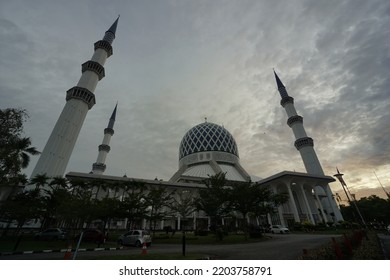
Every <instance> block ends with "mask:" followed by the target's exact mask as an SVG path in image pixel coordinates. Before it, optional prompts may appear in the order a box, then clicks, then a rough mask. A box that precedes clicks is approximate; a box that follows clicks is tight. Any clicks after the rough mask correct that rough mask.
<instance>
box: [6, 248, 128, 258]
mask: <svg viewBox="0 0 390 280" xmlns="http://www.w3.org/2000/svg"><path fill="white" fill-rule="evenodd" d="M121 249H123V247H113V248H88V249H85V248H81V249H79V250H78V252H90V251H115V250H121ZM67 250H68V249H58V250H37V251H15V252H2V253H0V256H9V255H27V254H40V253H65V252H66V251H67ZM75 251H76V249H72V251H71V252H72V253H73V252H75Z"/></svg>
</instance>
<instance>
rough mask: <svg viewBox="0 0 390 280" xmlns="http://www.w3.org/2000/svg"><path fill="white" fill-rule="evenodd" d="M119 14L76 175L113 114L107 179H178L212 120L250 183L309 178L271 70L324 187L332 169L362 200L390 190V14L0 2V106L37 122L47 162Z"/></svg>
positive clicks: (374, 7) (28, 127)
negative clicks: (299, 122) (286, 173)
mask: <svg viewBox="0 0 390 280" xmlns="http://www.w3.org/2000/svg"><path fill="white" fill-rule="evenodd" d="M118 14H120V15H121V17H120V20H119V25H118V29H117V36H116V39H115V41H114V43H113V49H114V55H113V56H111V57H110V58H109V59H108V60H107V62H106V64H105V70H106V77H105V78H104V79H103V80H101V81H100V82H99V84H98V86H97V89H96V91H95V95H96V99H97V104H96V105H95V106H94V107H93V108H92V109H91V110H90V111H89V113H88V115H87V118H86V120H85V122H84V125H83V128H82V130H81V133H80V135H79V138H78V141H77V143H76V147H75V149H74V152H73V155H72V157H71V160H70V162H69V164H68V168H67V172H68V171H78V172H89V171H90V170H91V166H92V163H93V162H95V161H96V157H97V153H98V152H97V146H98V145H99V144H100V143H101V141H102V138H103V130H104V128H105V127H106V126H107V123H108V118H109V117H110V115H111V113H112V110H113V108H114V106H115V103H116V102H117V101H118V114H117V121H116V123H115V134H114V136H113V137H112V139H111V143H110V146H111V151H110V153H109V154H108V157H107V161H106V164H107V170H106V173H105V174H109V175H118V176H122V175H124V174H125V173H126V174H127V176H128V177H136V178H148V179H154V178H155V177H157V178H159V179H164V180H167V179H169V178H170V177H171V176H172V175H173V174H174V173H175V172H176V170H177V168H178V150H179V144H180V141H181V139H182V137H183V136H184V134H185V133H186V131H187V130H189V129H190V128H191V127H193V126H195V125H197V124H199V123H200V122H203V121H204V118H205V117H207V119H208V121H210V122H214V123H217V124H220V125H224V127H225V128H226V129H228V130H229V131H230V132H231V133H232V135H233V136H234V138H235V139H236V142H237V144H238V149H239V154H240V159H241V164H242V165H243V166H244V168H245V169H246V170H247V171H248V172H249V173H251V174H254V175H257V176H259V177H263V178H264V177H267V176H270V175H272V174H274V173H277V172H280V171H283V170H295V171H301V172H304V171H305V170H304V166H303V163H302V160H301V158H300V155H299V153H298V152H297V151H296V149H295V148H294V145H293V143H294V137H293V134H292V131H291V129H290V128H289V127H288V126H287V124H286V120H287V117H286V113H285V112H284V109H283V108H282V107H281V106H280V103H279V102H280V96H279V93H278V91H277V89H276V84H275V81H274V77H273V72H272V68H275V70H276V71H277V73H278V74H279V76H280V78H281V79H282V81H283V83H284V84H285V85H286V88H287V90H288V93H289V94H290V95H291V96H293V97H294V98H295V106H296V109H297V111H298V113H299V114H300V115H301V116H303V119H304V125H305V128H306V131H307V133H308V135H309V136H311V137H312V138H313V139H314V142H315V149H316V151H317V154H318V157H319V159H320V161H321V163H322V166H323V168H324V171H325V173H326V174H328V175H333V174H334V173H335V171H336V166H337V167H338V168H339V169H340V171H341V172H343V173H345V180H346V182H347V184H348V185H349V186H350V187H351V190H353V192H355V191H358V190H359V189H365V188H377V187H378V186H379V183H378V182H377V180H376V178H375V176H374V173H373V172H374V171H375V172H376V173H377V175H378V177H379V178H380V179H381V182H382V184H383V185H385V186H390V177H389V175H388V174H389V170H390V128H389V123H390V111H389V109H388V108H389V106H390V98H389V88H390V82H389V79H388V75H389V74H388V73H389V70H390V34H389V33H390V32H389V30H390V29H389V26H390V2H389V1H388V0H371V1H365V0H349V1H348V0H344V1H343V0H322V1H309V0H307V1H304V0H288V1H287V0H285V1H266V0H264V1H260V0H236V1H233V0H213V1H211V0H209V1H201V0H192V1H190V0H187V1H178V0H177V1H174V0H172V1H170V0H161V1H157V0H156V1H152V0H149V1H148V0H142V1H141V0H139V1H136V0H133V1H124V0H123V1H100V0H99V1H92V0H90V1H76V0H68V1H49V0H39V1H27V0H24V1H23V0H9V1H6V0H2V1H1V2H0V37H1V40H0V49H1V52H0V106H1V108H6V107H20V108H24V109H26V110H27V111H28V113H29V115H30V119H29V120H28V122H27V123H26V124H25V132H26V135H27V136H29V137H31V139H32V142H33V145H34V146H35V147H37V148H38V149H39V150H43V148H44V146H45V144H46V141H47V139H48V137H49V135H50V133H51V130H52V129H53V127H54V124H55V122H56V120H57V118H58V116H59V114H60V112H61V110H62V108H63V106H64V104H65V93H66V91H67V90H68V89H69V88H71V87H73V86H75V85H76V83H77V81H78V79H79V78H80V75H81V64H82V63H83V62H85V61H87V60H89V59H90V57H91V56H92V54H93V43H94V42H96V41H98V40H100V39H101V38H102V37H103V35H104V32H105V31H106V30H107V29H108V27H109V26H110V25H111V24H112V23H113V22H114V20H115V19H116V17H117V15H118ZM36 162H37V158H36V157H35V158H33V159H32V161H31V164H30V166H29V168H28V169H26V170H25V172H26V174H27V175H30V174H31V171H32V169H33V167H34V166H35V164H36ZM331 186H332V188H333V189H334V191H336V192H337V191H340V188H339V184H337V183H333V184H332V185H331ZM387 190H389V191H390V188H387ZM373 192H374V190H372V192H368V194H370V193H373ZM340 194H341V193H340ZM364 194H365V195H367V193H364ZM376 194H379V195H382V196H383V193H381V192H379V193H376Z"/></svg>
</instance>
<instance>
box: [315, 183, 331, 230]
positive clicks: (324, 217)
mask: <svg viewBox="0 0 390 280" xmlns="http://www.w3.org/2000/svg"><path fill="white" fill-rule="evenodd" d="M314 196H315V198H316V200H317V202H318V207H320V212H321V213H320V214H321V216H322V218H323V219H324V222H325V223H327V222H328V219H327V218H326V215H325V213H324V208H322V203H321V200H320V198H319V197H318V194H317V192H316V191H315V190H314Z"/></svg>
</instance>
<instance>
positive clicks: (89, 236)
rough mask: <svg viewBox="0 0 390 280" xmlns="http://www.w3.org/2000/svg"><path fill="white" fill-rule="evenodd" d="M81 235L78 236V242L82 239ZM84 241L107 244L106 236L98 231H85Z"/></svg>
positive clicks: (76, 238)
mask: <svg viewBox="0 0 390 280" xmlns="http://www.w3.org/2000/svg"><path fill="white" fill-rule="evenodd" d="M80 235H81V233H80V234H78V235H76V237H75V240H76V241H78V240H79V239H80ZM82 241H84V242H93V243H99V244H100V243H105V242H106V236H105V234H104V233H103V232H102V231H101V230H98V229H86V230H84V231H83V238H82Z"/></svg>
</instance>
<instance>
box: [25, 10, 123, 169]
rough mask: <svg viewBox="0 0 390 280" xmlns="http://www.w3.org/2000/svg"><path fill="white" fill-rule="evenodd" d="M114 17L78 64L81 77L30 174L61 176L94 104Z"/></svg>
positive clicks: (112, 30) (69, 92) (71, 91)
mask: <svg viewBox="0 0 390 280" xmlns="http://www.w3.org/2000/svg"><path fill="white" fill-rule="evenodd" d="M118 19H119V17H118V18H117V19H116V21H115V22H114V24H113V25H112V26H111V27H110V29H109V30H107V31H106V33H105V35H104V37H103V40H100V41H97V42H96V43H95V45H94V47H95V48H94V49H95V51H94V53H93V55H92V58H91V60H89V61H87V62H85V63H83V64H82V66H81V72H82V75H81V78H80V80H79V82H78V83H77V85H76V86H75V87H73V88H71V89H69V90H68V91H67V92H66V103H65V106H64V108H63V110H62V112H61V114H60V116H59V118H58V120H57V123H56V125H55V126H54V129H53V131H52V133H51V135H50V137H49V139H48V141H47V143H46V146H45V148H44V149H43V151H42V154H41V156H40V158H39V160H38V162H37V165H36V166H35V168H34V170H33V172H32V174H31V177H34V176H35V175H37V174H46V175H47V176H49V177H54V176H63V175H64V173H65V169H66V167H67V165H68V162H69V159H70V156H71V154H72V152H73V148H74V146H75V144H76V140H77V137H78V135H79V133H80V130H81V127H82V125H83V123H84V120H85V117H86V115H87V113H88V111H89V110H90V109H91V108H92V107H93V106H94V105H95V103H96V100H95V94H94V91H95V88H96V86H97V84H98V82H99V81H100V80H101V79H103V78H104V76H105V72H104V67H103V66H104V63H105V62H106V60H107V58H108V57H110V56H111V55H112V46H111V45H112V42H113V41H114V39H115V32H116V28H117V25H118Z"/></svg>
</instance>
